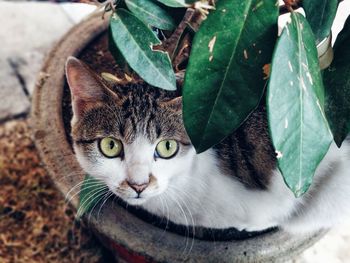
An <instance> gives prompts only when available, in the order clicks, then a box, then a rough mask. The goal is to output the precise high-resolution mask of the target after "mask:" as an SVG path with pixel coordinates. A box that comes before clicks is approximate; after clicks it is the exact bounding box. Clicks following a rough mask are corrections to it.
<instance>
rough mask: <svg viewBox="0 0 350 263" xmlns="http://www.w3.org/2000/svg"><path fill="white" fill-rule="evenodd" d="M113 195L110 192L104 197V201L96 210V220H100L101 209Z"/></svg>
mask: <svg viewBox="0 0 350 263" xmlns="http://www.w3.org/2000/svg"><path fill="white" fill-rule="evenodd" d="M112 195H113V193H112V192H111V191H108V192H107V193H106V194H105V196H104V201H103V202H102V204H101V205H100V208H99V209H98V212H97V220H98V219H99V218H100V213H101V210H102V207H103V206H104V205H105V204H106V202H107V201H108V199H109V198H110V197H111V196H112Z"/></svg>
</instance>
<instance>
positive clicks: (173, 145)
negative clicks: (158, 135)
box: [155, 140, 179, 159]
mask: <svg viewBox="0 0 350 263" xmlns="http://www.w3.org/2000/svg"><path fill="white" fill-rule="evenodd" d="M178 149H179V145H178V143H177V141H175V140H163V141H160V142H159V143H158V144H157V147H156V152H155V156H156V157H160V158H163V159H169V158H171V157H173V156H175V155H176V153H177V151H178Z"/></svg>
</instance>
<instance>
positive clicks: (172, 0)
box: [158, 0, 197, 7]
mask: <svg viewBox="0 0 350 263" xmlns="http://www.w3.org/2000/svg"><path fill="white" fill-rule="evenodd" d="M196 1H197V0H158V2H160V3H162V4H164V5H166V6H170V7H189V4H191V3H194V2H196Z"/></svg>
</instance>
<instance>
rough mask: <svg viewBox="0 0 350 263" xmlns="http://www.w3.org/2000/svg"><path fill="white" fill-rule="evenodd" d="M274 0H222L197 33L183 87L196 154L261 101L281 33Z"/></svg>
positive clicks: (234, 127)
mask: <svg viewBox="0 0 350 263" xmlns="http://www.w3.org/2000/svg"><path fill="white" fill-rule="evenodd" d="M277 17H278V8H277V5H276V3H275V2H274V1H271V0H250V1H241V0H220V1H218V2H217V5H216V9H215V10H214V11H211V12H210V14H209V15H208V18H207V19H206V20H204V21H203V24H202V25H201V27H200V28H199V31H198V32H197V33H196V35H195V38H194V41H193V47H192V51H191V56H190V60H189V64H188V66H187V70H186V76H185V84H184V88H183V104H184V105H183V107H184V122H185V127H186V130H187V133H188V134H189V136H190V138H191V141H192V143H193V145H194V146H195V148H196V150H197V152H198V153H200V152H203V151H205V150H207V149H208V148H210V147H211V146H213V145H215V144H216V143H218V142H220V141H221V140H222V139H224V138H225V137H226V136H227V135H229V134H230V133H232V132H233V131H234V130H235V129H236V128H238V127H239V126H240V125H241V123H242V122H243V121H244V120H245V119H246V118H247V117H248V115H249V114H250V113H251V112H252V110H253V109H254V108H255V107H256V106H257V105H258V103H259V100H260V98H261V96H262V93H263V89H264V85H265V82H266V76H264V74H263V66H264V65H265V64H268V63H270V61H271V56H272V51H273V46H274V43H275V40H276V36H277V30H276V23H277Z"/></svg>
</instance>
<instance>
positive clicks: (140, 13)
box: [125, 0, 175, 30]
mask: <svg viewBox="0 0 350 263" xmlns="http://www.w3.org/2000/svg"><path fill="white" fill-rule="evenodd" d="M125 3H126V5H127V7H128V8H129V10H130V11H131V12H132V13H133V14H134V15H136V16H137V17H138V18H139V19H141V20H142V21H144V22H145V23H146V24H148V25H151V26H154V27H157V28H159V29H164V30H173V29H174V28H175V22H174V20H173V18H172V17H171V16H170V15H169V14H168V13H167V11H165V10H164V9H163V8H161V7H160V6H159V5H157V4H156V3H154V1H152V0H125Z"/></svg>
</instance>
